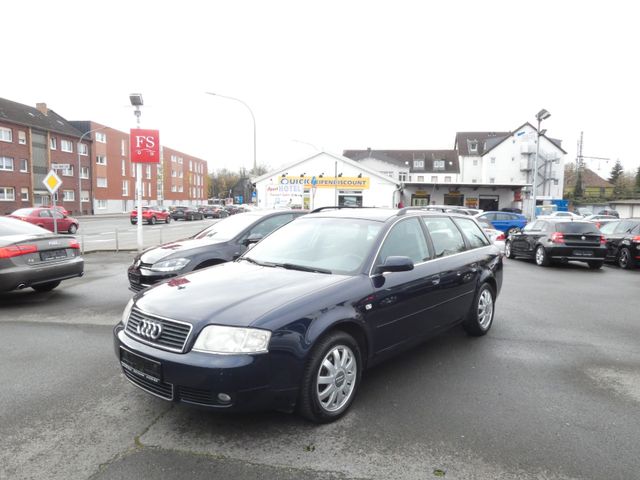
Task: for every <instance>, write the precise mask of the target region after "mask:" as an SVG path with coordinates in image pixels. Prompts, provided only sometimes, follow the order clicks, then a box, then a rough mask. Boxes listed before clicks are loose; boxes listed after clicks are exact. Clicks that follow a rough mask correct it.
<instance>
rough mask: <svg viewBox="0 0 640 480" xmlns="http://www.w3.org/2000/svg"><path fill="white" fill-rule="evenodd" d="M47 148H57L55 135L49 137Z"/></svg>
mask: <svg viewBox="0 0 640 480" xmlns="http://www.w3.org/2000/svg"><path fill="white" fill-rule="evenodd" d="M49 148H50V149H51V150H55V149H57V148H58V140H56V137H51V138H50V139H49Z"/></svg>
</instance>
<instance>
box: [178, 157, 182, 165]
mask: <svg viewBox="0 0 640 480" xmlns="http://www.w3.org/2000/svg"><path fill="white" fill-rule="evenodd" d="M177 161H178V163H179V164H180V165H182V157H178V160H177Z"/></svg>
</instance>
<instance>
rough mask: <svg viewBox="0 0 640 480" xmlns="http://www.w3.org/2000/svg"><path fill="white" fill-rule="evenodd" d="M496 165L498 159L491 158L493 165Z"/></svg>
mask: <svg viewBox="0 0 640 480" xmlns="http://www.w3.org/2000/svg"><path fill="white" fill-rule="evenodd" d="M495 164H496V157H491V165H495Z"/></svg>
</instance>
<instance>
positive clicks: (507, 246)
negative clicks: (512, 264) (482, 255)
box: [504, 240, 516, 258]
mask: <svg viewBox="0 0 640 480" xmlns="http://www.w3.org/2000/svg"><path fill="white" fill-rule="evenodd" d="M504 256H505V257H507V258H516V256H515V255H514V254H513V250H512V249H511V242H510V241H508V240H507V241H506V242H505V244H504Z"/></svg>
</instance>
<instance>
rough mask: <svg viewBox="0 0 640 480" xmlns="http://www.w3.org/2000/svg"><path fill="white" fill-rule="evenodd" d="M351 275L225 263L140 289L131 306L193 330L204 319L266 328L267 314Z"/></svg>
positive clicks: (339, 282) (283, 312) (214, 322)
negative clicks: (133, 305) (188, 325)
mask: <svg viewBox="0 0 640 480" xmlns="http://www.w3.org/2000/svg"><path fill="white" fill-rule="evenodd" d="M351 278H353V277H349V276H344V275H329V274H323V273H311V272H301V271H298V270H287V269H284V268H279V267H261V266H259V265H254V264H250V263H248V262H229V263H224V264H221V265H216V266H214V267H210V268H206V269H203V270H197V271H195V272H191V273H188V274H186V275H183V276H180V277H176V278H173V279H171V280H169V281H168V282H164V283H161V284H158V285H156V286H154V287H152V288H150V289H148V290H145V291H143V292H141V293H139V294H138V295H137V296H136V306H137V307H138V308H140V309H141V310H143V311H145V312H147V313H150V314H155V315H159V316H161V317H165V318H171V319H175V320H180V321H186V322H189V323H192V324H193V325H194V326H195V330H196V331H198V330H199V329H200V328H202V327H203V326H204V325H207V324H219V325H230V326H241V327H246V326H249V325H253V326H263V327H264V328H268V327H267V326H266V324H267V319H268V318H269V317H272V316H280V315H279V314H278V312H281V314H282V315H285V314H288V313H289V312H288V311H287V310H288V309H287V306H288V305H289V306H290V305H291V304H292V303H293V302H296V301H300V300H301V299H303V298H305V297H308V296H309V295H311V294H314V295H323V294H322V293H321V292H323V291H326V289H327V288H331V287H335V286H337V285H341V286H342V284H343V283H344V282H346V281H348V280H349V279H351ZM325 300H326V299H325ZM263 320H264V321H263Z"/></svg>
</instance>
